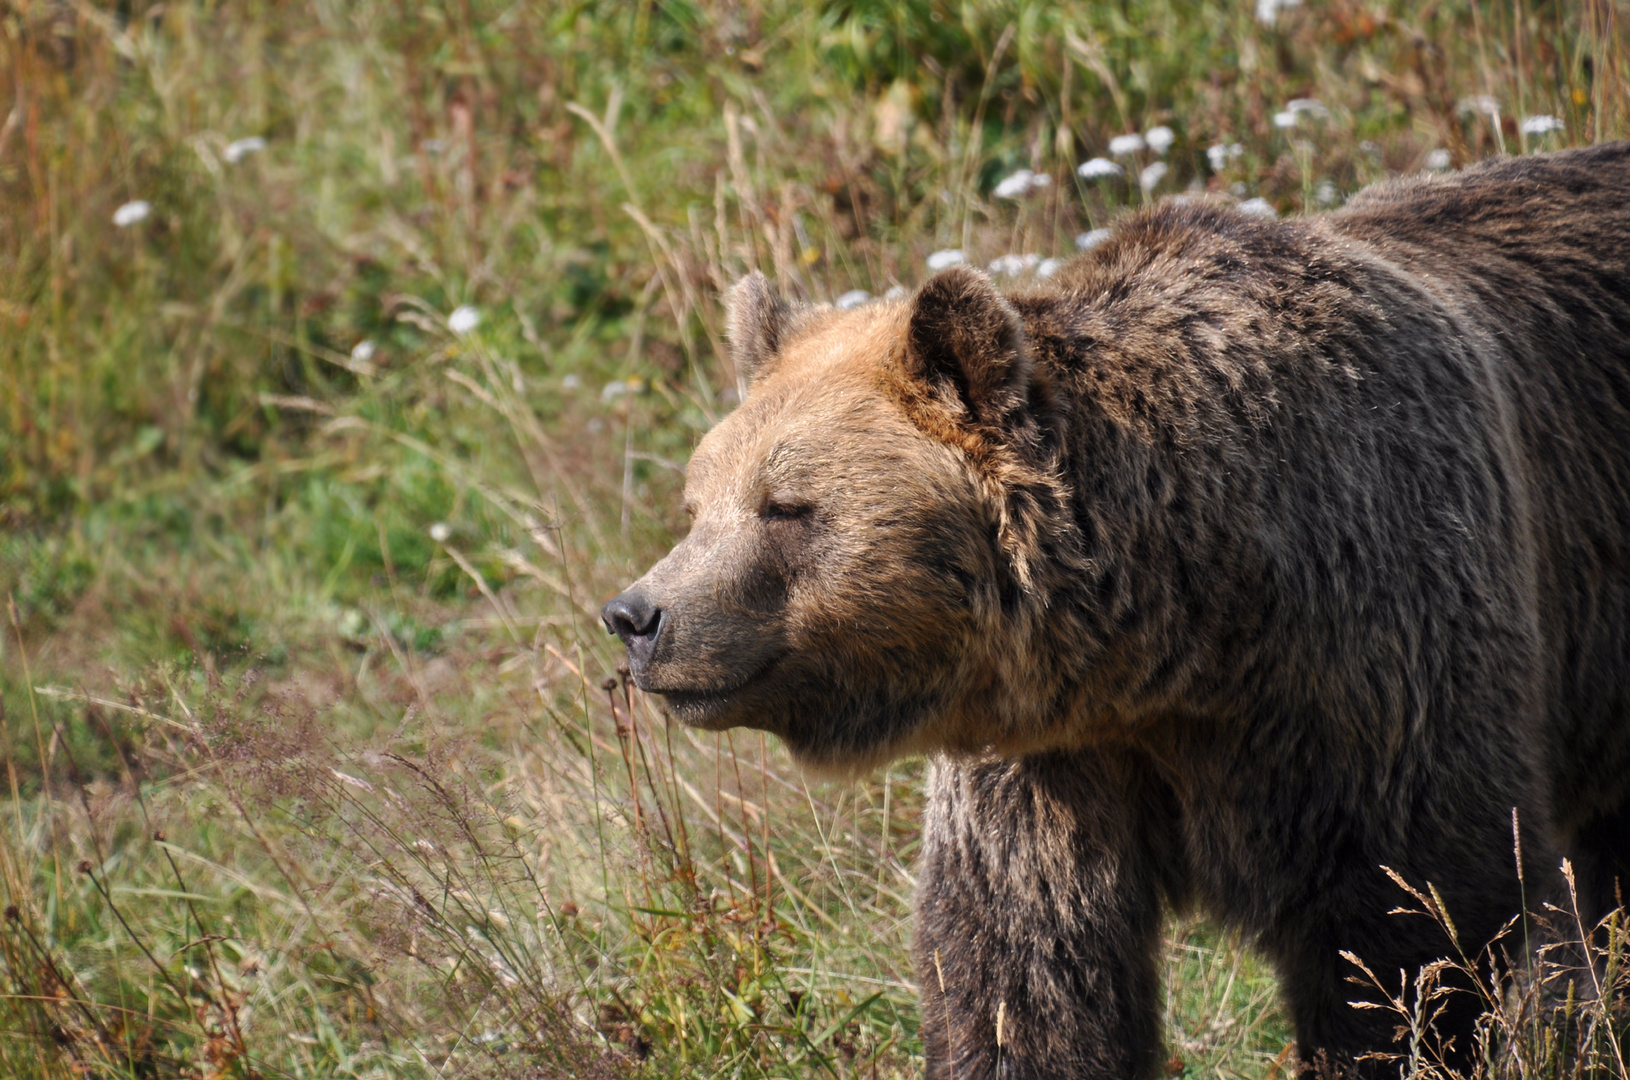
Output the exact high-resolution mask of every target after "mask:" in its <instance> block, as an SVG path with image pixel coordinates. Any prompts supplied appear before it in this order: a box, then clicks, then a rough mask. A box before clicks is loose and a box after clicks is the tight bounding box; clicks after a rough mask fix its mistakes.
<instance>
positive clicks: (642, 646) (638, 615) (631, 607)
mask: <svg viewBox="0 0 1630 1080" xmlns="http://www.w3.org/2000/svg"><path fill="white" fill-rule="evenodd" d="M600 618H601V619H602V620H604V622H605V624H606V629H607V630H609V631H611V632H612V633H613V634H616V635H617V636H618V637H620V638H622V639H623V645H624V646H626V647H627V649H628V660H629V663H630V664H631V665H633V667H634V670H635V673H636V674H638V672H639V669H640V668H642V667H644V666H645V665H646V664H648V663H650V662H651V654H652V653H654V652H656V648H657V636H658V635H659V634H661V633H662V609H661V608H659V607H657V606H656V605H655V604H653V603H651V600H650V598H649V597H648V596H646V595H645V594H644V593H639V592H633V591H629V592H625V593H622V594H620V595H618V596H614V597H612V598H611V599H610V600H609V601H607V603H606V606H605V607H603V608H601V609H600Z"/></svg>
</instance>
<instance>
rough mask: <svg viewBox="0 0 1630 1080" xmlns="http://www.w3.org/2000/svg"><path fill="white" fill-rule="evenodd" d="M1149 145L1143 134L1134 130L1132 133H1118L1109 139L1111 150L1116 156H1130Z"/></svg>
mask: <svg viewBox="0 0 1630 1080" xmlns="http://www.w3.org/2000/svg"><path fill="white" fill-rule="evenodd" d="M1147 145H1149V144H1148V143H1146V142H1144V141H1143V136H1142V135H1139V134H1138V133H1137V132H1135V131H1134V132H1132V133H1131V134H1130V135H1117V136H1115V137H1114V138H1113V139H1111V140H1109V152H1110V154H1111V155H1112V156H1114V157H1129V156H1130V155H1132V154H1135V153H1137V152H1138V151H1139V150H1142V149H1143V148H1144V147H1145V146H1147Z"/></svg>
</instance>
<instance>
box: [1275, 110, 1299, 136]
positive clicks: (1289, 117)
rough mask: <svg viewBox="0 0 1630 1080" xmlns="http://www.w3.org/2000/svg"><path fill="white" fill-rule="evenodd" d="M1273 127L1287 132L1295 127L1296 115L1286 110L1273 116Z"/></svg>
mask: <svg viewBox="0 0 1630 1080" xmlns="http://www.w3.org/2000/svg"><path fill="white" fill-rule="evenodd" d="M1273 126H1274V127H1276V128H1279V129H1280V130H1282V131H1289V130H1290V129H1291V128H1293V127H1295V126H1296V114H1295V113H1293V112H1291V111H1290V110H1289V109H1286V110H1285V111H1284V112H1276V113H1274V114H1273Z"/></svg>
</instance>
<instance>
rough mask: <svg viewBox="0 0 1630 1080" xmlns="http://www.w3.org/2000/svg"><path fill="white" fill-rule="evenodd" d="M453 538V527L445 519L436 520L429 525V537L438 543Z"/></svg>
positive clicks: (443, 542)
mask: <svg viewBox="0 0 1630 1080" xmlns="http://www.w3.org/2000/svg"><path fill="white" fill-rule="evenodd" d="M452 538H453V527H452V526H451V525H449V524H447V522H445V521H438V522H436V523H435V524H434V525H432V526H430V539H432V540H434V541H435V542H436V543H438V544H445V543H447V541H449V540H451V539H452Z"/></svg>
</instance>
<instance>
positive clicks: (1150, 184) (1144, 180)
mask: <svg viewBox="0 0 1630 1080" xmlns="http://www.w3.org/2000/svg"><path fill="white" fill-rule="evenodd" d="M1168 171H1169V166H1167V164H1166V163H1165V162H1164V161H1156V162H1153V163H1152V164H1150V165H1149V166H1147V167H1146V168H1145V169H1144V170H1143V171H1142V172H1140V173H1138V186H1139V187H1140V188H1142V189H1143V190H1144V191H1153V190H1154V189H1155V188H1156V187H1157V186H1159V184H1160V182H1161V181H1162V180H1164V179H1166V173H1167V172H1168Z"/></svg>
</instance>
